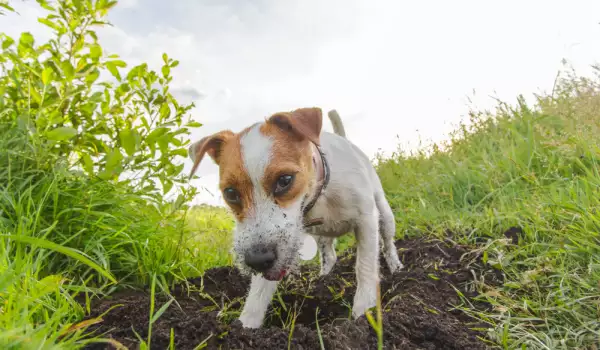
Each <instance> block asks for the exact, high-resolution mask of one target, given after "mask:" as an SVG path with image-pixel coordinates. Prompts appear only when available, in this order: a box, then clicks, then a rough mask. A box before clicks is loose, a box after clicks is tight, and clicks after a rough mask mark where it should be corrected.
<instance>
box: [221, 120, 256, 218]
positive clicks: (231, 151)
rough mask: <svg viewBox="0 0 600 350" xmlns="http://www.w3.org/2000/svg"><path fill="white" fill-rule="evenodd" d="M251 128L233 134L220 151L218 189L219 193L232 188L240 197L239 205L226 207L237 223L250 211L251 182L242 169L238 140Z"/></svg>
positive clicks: (242, 162) (240, 146)
mask: <svg viewBox="0 0 600 350" xmlns="http://www.w3.org/2000/svg"><path fill="white" fill-rule="evenodd" d="M250 128H251V127H248V128H246V129H244V130H242V131H241V132H239V133H237V134H235V135H234V136H233V137H232V138H231V139H230V140H229V141H228V142H227V143H226V144H225V145H223V148H222V149H221V162H220V164H219V187H220V189H221V193H223V191H225V189H226V188H233V189H235V190H236V191H238V193H239V195H240V199H241V201H240V204H231V203H229V202H227V201H225V202H226V203H227V205H229V207H230V208H231V210H232V212H233V215H234V216H235V218H236V219H237V220H238V221H243V220H244V219H245V218H246V217H247V216H248V214H249V212H250V210H251V209H252V201H253V195H252V187H253V185H252V180H251V179H250V176H249V175H248V173H247V172H246V168H245V167H244V160H243V159H242V145H241V142H240V139H241V137H242V136H244V135H245V134H246V133H247V132H248V131H249V130H250ZM223 195H224V194H223Z"/></svg>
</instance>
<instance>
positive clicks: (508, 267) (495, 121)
mask: <svg viewBox="0 0 600 350" xmlns="http://www.w3.org/2000/svg"><path fill="white" fill-rule="evenodd" d="M597 78H598V77H597V76H596V77H595V78H594V79H585V78H579V77H576V76H575V75H572V74H568V75H566V77H564V78H561V79H560V81H559V82H558V84H557V86H556V88H555V91H554V93H553V94H551V95H545V96H538V103H537V104H536V106H533V107H530V106H527V105H526V104H525V103H524V102H523V99H519V100H518V103H517V104H516V105H515V106H510V105H507V104H504V103H500V104H499V106H498V109H497V110H496V111H495V113H493V114H491V113H474V114H473V115H472V118H471V120H470V123H469V124H468V125H462V126H461V127H460V128H459V129H458V130H457V131H456V133H454V134H453V135H452V139H451V141H449V142H448V143H447V144H443V145H440V146H435V145H434V146H433V147H432V149H431V150H430V151H431V152H429V153H426V152H424V151H420V152H417V153H414V154H405V153H402V152H398V153H397V154H395V155H394V156H393V157H392V158H391V159H381V160H380V161H379V163H378V171H379V174H380V176H381V178H382V181H383V185H384V187H385V189H386V191H387V194H388V198H389V199H390V201H391V204H392V206H393V208H394V209H395V213H396V217H397V222H398V226H399V228H400V229H401V230H402V231H403V232H404V233H405V234H406V235H423V234H430V235H443V234H444V233H445V232H448V231H451V232H453V233H455V234H456V235H455V238H454V239H456V240H457V241H458V242H461V243H474V242H475V241H476V240H478V239H479V240H481V238H484V239H486V241H487V243H486V246H485V251H484V254H485V257H486V260H487V262H488V263H489V264H491V265H492V266H494V267H496V268H497V269H500V270H502V271H503V273H504V274H505V276H506V280H507V281H506V283H504V285H503V286H501V287H499V288H495V289H491V288H486V286H485V285H484V284H483V283H482V285H480V286H479V287H480V288H481V289H482V291H483V292H485V293H484V295H483V296H482V297H481V298H482V299H484V300H486V301H487V302H489V303H491V304H492V305H493V307H494V309H493V311H492V312H490V313H486V314H483V313H474V314H475V315H476V316H478V317H480V318H481V319H482V320H485V321H488V322H489V323H490V324H491V325H492V332H490V336H491V337H492V338H493V339H494V340H495V341H497V342H498V343H499V344H501V345H502V346H504V347H505V348H516V347H521V346H523V347H526V348H531V349H558V348H564V349H566V348H569V349H574V348H586V347H590V346H592V344H597V343H598V342H599V341H600V337H599V334H600V324H599V323H598V317H599V316H600V307H599V303H598V302H599V301H600V290H599V287H600V285H599V284H598V283H599V281H600V269H599V267H600V265H599V264H600V244H599V243H600V241H599V231H598V230H599V228H600V214H599V212H598V209H599V208H600V196H599V194H600V193H599V186H600V174H599V167H598V166H599V162H598V161H599V148H598V136H599V135H600V129H599V128H600V85H599V82H598V79H597ZM407 189H410V190H407ZM512 226H517V227H520V228H522V230H523V234H522V235H521V237H520V239H519V243H518V246H516V247H515V246H512V245H509V244H508V242H507V239H506V238H505V237H504V235H503V232H504V231H505V230H506V229H508V228H510V227H512Z"/></svg>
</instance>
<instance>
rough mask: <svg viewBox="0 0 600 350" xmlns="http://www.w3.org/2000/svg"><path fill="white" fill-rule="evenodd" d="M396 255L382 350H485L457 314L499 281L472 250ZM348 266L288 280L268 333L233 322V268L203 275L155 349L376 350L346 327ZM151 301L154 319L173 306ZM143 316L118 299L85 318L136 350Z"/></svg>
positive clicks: (425, 249) (128, 297) (355, 324)
mask: <svg viewBox="0 0 600 350" xmlns="http://www.w3.org/2000/svg"><path fill="white" fill-rule="evenodd" d="M396 247H397V248H398V252H399V256H400V259H401V260H402V262H403V263H404V265H405V268H404V269H403V270H402V271H400V272H397V273H395V274H394V275H390V274H389V271H388V270H387V267H386V265H385V263H384V261H383V259H381V260H380V262H381V273H382V275H381V276H382V282H381V296H382V306H383V317H382V318H383V332H384V334H383V339H384V340H383V343H384V348H385V349H486V348H489V344H487V343H486V341H485V340H484V339H485V334H484V333H482V331H480V330H481V329H485V328H486V325H484V324H480V323H478V322H477V321H476V320H475V319H472V318H471V317H469V316H467V315H466V314H465V313H463V312H462V311H461V310H460V309H458V308H455V306H456V305H459V306H460V305H464V304H465V303H464V299H461V297H460V296H459V293H458V292H457V290H459V291H460V293H461V294H462V295H463V296H464V297H466V298H469V299H470V298H472V297H474V296H475V295H476V292H475V287H474V283H473V281H474V279H475V278H477V280H479V281H481V280H482V279H483V280H485V282H486V283H488V284H495V283H498V282H499V281H501V279H502V276H501V275H500V274H499V273H498V272H497V271H494V270H493V269H491V268H489V267H485V266H484V264H482V263H481V260H480V257H479V256H478V255H477V254H476V253H475V252H474V250H473V248H474V247H465V246H456V245H452V244H449V243H446V242H442V241H437V240H436V241H426V240H423V239H410V240H408V239H407V240H399V241H397V242H396ZM354 264H355V257H354V254H353V252H349V253H347V254H344V255H341V256H339V257H338V261H337V263H336V266H335V268H334V269H333V271H332V272H331V273H330V274H329V275H328V276H325V277H319V276H318V267H317V266H306V267H303V269H302V271H303V273H302V275H301V276H288V277H286V278H285V279H284V280H283V281H282V283H281V284H280V288H279V289H278V293H277V294H276V295H275V297H274V298H273V302H272V303H271V307H270V309H269V311H268V315H267V317H266V320H265V324H264V327H263V328H261V329H255V330H251V329H244V328H242V327H241V325H240V323H239V321H237V320H236V318H237V316H238V314H239V311H240V308H241V302H243V298H244V296H245V293H246V292H247V287H248V283H249V279H248V278H247V277H244V276H241V275H240V274H239V273H238V271H237V269H235V268H232V267H220V268H215V269H212V270H209V271H207V272H206V274H205V275H204V276H203V278H195V279H191V280H188V281H187V285H185V284H184V285H179V286H177V287H176V288H174V290H173V291H172V293H171V294H172V295H173V297H174V299H175V301H172V302H171V304H170V306H169V307H168V308H167V309H166V311H165V312H164V313H163V314H162V315H161V316H160V317H159V318H158V319H157V320H156V322H154V323H153V325H152V337H151V344H150V345H151V349H168V348H169V346H170V343H171V341H172V342H173V344H174V346H175V349H195V348H197V346H198V345H200V344H204V346H205V347H204V348H206V349H288V348H289V349H321V348H322V347H321V346H323V347H324V348H325V349H376V348H377V335H376V332H375V331H374V330H373V327H372V326H371V324H370V323H369V322H368V320H367V319H366V318H365V317H364V316H363V317H361V318H359V319H358V320H352V319H351V309H350V308H351V305H352V298H353V296H354V292H355V277H354ZM455 288H456V289H455ZM156 299H157V300H156V305H155V310H159V309H160V307H161V306H162V305H164V303H165V302H167V301H168V300H169V298H168V297H165V296H160V297H158V296H157V297H156ZM470 303H471V304H472V306H471V307H476V308H480V309H483V308H486V307H487V306H486V305H485V304H482V303H476V302H474V301H472V300H470ZM149 311H150V295H149V293H148V292H146V291H136V292H131V291H130V292H121V293H117V294H114V295H113V296H112V297H111V298H110V299H108V298H107V299H103V300H100V301H97V302H96V303H94V305H93V309H92V313H91V315H90V317H89V318H94V317H98V316H100V315H102V314H104V315H103V316H102V322H100V323H98V324H95V325H93V326H91V327H90V328H89V329H88V331H92V330H93V331H95V333H94V334H95V335H101V336H103V337H108V338H112V339H114V340H116V341H118V342H120V343H121V344H123V345H125V346H127V347H128V348H129V349H138V348H139V343H140V341H139V339H138V336H139V337H141V339H144V340H147V339H148V324H149V319H150V316H149ZM105 313H106V314H105ZM317 321H318V322H317ZM136 333H137V335H136ZM171 335H173V337H172V336H171ZM113 348H114V347H113V346H112V345H107V344H93V345H89V346H88V347H87V349H113Z"/></svg>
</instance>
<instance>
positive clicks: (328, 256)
mask: <svg viewBox="0 0 600 350" xmlns="http://www.w3.org/2000/svg"><path fill="white" fill-rule="evenodd" d="M315 238H316V240H317V247H319V253H320V258H321V276H324V275H327V274H328V273H329V272H331V269H332V268H333V266H334V265H335V262H336V261H337V255H336V254H335V246H334V243H335V238H332V237H323V236H316V237H315Z"/></svg>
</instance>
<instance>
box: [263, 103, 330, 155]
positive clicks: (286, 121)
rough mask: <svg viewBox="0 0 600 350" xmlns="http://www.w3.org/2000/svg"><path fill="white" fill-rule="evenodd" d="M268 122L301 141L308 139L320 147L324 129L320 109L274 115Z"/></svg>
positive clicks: (297, 110)
mask: <svg viewBox="0 0 600 350" xmlns="http://www.w3.org/2000/svg"><path fill="white" fill-rule="evenodd" d="M267 122H268V123H272V124H274V125H277V126H278V127H279V128H281V129H283V130H285V131H288V132H291V133H293V134H294V135H296V136H297V137H299V138H301V139H302V138H305V139H308V140H309V141H311V142H313V143H314V144H316V145H317V146H318V145H319V142H320V135H321V128H322V127H323V112H322V111H321V108H318V107H313V108H299V109H296V110H294V111H292V112H284V113H277V114H274V115H272V116H271V117H270V118H269V119H268V120H267Z"/></svg>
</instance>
